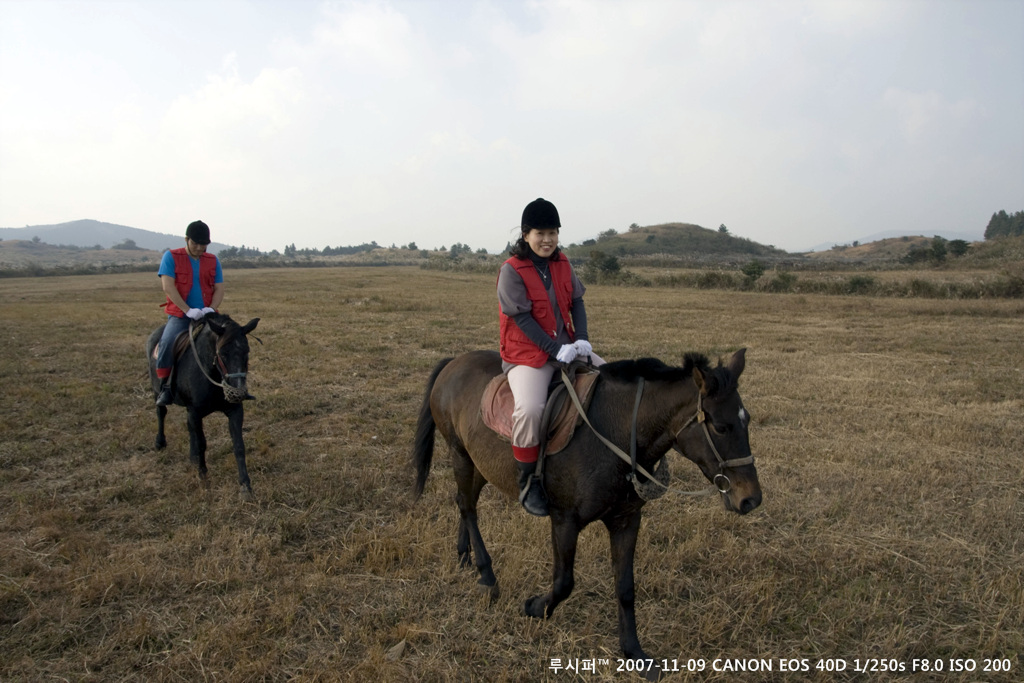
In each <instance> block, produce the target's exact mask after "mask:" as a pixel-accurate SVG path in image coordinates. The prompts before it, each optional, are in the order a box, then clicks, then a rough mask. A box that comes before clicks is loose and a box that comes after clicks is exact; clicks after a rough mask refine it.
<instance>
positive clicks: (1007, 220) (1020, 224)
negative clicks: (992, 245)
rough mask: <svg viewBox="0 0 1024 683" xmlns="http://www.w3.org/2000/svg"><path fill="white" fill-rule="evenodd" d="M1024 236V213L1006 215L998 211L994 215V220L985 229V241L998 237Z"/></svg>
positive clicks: (1004, 212)
mask: <svg viewBox="0 0 1024 683" xmlns="http://www.w3.org/2000/svg"><path fill="white" fill-rule="evenodd" d="M1019 235H1024V211H1017V212H1016V213H1012V214H1009V213H1006V211H997V212H996V213H994V214H992V220H990V221H989V222H988V227H987V228H985V239H987V240H990V239H993V238H996V237H1016V236H1019Z"/></svg>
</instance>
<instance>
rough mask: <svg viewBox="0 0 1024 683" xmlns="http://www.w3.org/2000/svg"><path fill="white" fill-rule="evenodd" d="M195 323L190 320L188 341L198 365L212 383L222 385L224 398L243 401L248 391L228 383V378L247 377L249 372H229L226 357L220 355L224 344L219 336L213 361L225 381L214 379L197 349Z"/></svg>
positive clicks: (231, 401)
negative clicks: (204, 365) (207, 370)
mask: <svg viewBox="0 0 1024 683" xmlns="http://www.w3.org/2000/svg"><path fill="white" fill-rule="evenodd" d="M194 325H195V321H189V324H188V343H189V344H190V345H191V346H192V355H194V356H195V359H196V365H198V366H199V370H200V371H201V372H202V373H203V376H204V377H206V379H208V380H210V384H213V385H214V386H217V387H220V388H221V389H223V390H224V398H226V399H227V400H228V402H229V403H241V402H242V401H244V400H245V399H246V398H248V397H249V394H248V392H247V391H245V390H244V389H239V388H237V387H233V386H231V385H230V384H229V383H228V380H229V379H235V378H238V377H242V378H245V377H246V376H247V375H248V374H249V373H248V372H228V368H227V366H226V365H225V364H224V359H223V358H221V357H220V349H221V346H222V343H221V337H217V343H216V345H214V350H213V362H214V364H215V365H216V366H217V370H218V371H220V376H221V378H223V380H224V381H223V382H218V381H216V380H214V379H213V378H212V377H210V375H209V374H208V373H207V372H206V368H204V367H203V362H202V361H201V360H200V359H199V351H198V349H196V335H195V331H194V328H193V326H194Z"/></svg>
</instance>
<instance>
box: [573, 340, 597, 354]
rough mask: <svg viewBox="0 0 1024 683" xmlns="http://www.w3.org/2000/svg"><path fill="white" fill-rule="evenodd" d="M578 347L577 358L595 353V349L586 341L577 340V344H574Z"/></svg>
mask: <svg viewBox="0 0 1024 683" xmlns="http://www.w3.org/2000/svg"><path fill="white" fill-rule="evenodd" d="M573 346H575V347H576V356H577V358H581V357H583V356H589V355H590V354H592V353H593V352H594V347H593V346H591V345H590V342H588V341H587V340H586V339H577V340H576V343H575V344H573Z"/></svg>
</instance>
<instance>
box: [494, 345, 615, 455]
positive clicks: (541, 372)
mask: <svg viewBox="0 0 1024 683" xmlns="http://www.w3.org/2000/svg"><path fill="white" fill-rule="evenodd" d="M590 362H591V363H593V364H594V366H600V365H604V363H605V361H604V359H603V358H601V357H600V356H598V355H597V354H595V353H591V354H590ZM557 371H558V366H557V365H555V364H554V363H545V364H544V365H542V366H541V367H539V368H531V367H530V366H529V365H517V366H515V367H514V368H512V369H511V370H509V371H508V386H509V388H510V389H511V390H512V397H513V398H514V399H515V409H514V410H513V411H512V445H513V446H516V447H518V448H530V447H531V446H537V445H540V421H541V418H543V417H544V404H545V403H547V400H548V385H550V384H551V378H552V377H554V375H555V373H556V372H557Z"/></svg>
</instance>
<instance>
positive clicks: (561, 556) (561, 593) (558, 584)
mask: <svg viewBox="0 0 1024 683" xmlns="http://www.w3.org/2000/svg"><path fill="white" fill-rule="evenodd" d="M580 530H581V529H580V526H579V523H578V522H576V521H575V520H574V519H572V518H571V517H570V516H568V515H564V516H563V515H560V514H556V513H555V512H554V511H552V514H551V548H552V551H553V554H554V567H553V570H552V576H553V580H552V582H551V592H550V593H548V594H547V595H535V596H533V597H532V598H530V599H528V600H527V601H526V603H525V604H524V605H523V611H524V612H525V613H526V614H527V616H531V617H537V618H539V619H547V618H548V617H549V616H551V613H552V612H554V611H555V607H557V606H558V603H560V602H562V601H563V600H565V599H566V598H567V597H569V594H570V593H572V589H573V586H574V585H575V584H576V578H575V575H574V573H573V572H574V567H575V564H576V542H577V541H578V540H579V537H580Z"/></svg>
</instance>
